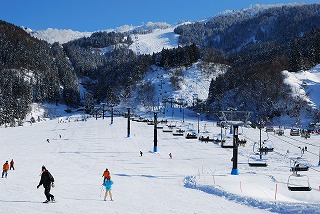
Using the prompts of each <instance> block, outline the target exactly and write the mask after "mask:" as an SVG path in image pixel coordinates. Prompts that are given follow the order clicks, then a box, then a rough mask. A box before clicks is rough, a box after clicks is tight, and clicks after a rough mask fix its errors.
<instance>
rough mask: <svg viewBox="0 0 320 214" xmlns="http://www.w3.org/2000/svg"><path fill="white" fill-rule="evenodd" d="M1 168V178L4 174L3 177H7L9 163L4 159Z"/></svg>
mask: <svg viewBox="0 0 320 214" xmlns="http://www.w3.org/2000/svg"><path fill="white" fill-rule="evenodd" d="M2 169H3V171H2V178H3V176H5V177H6V178H7V175H8V170H9V163H8V161H6V162H5V164H3V166H2Z"/></svg>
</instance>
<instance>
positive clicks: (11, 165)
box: [10, 159, 14, 170]
mask: <svg viewBox="0 0 320 214" xmlns="http://www.w3.org/2000/svg"><path fill="white" fill-rule="evenodd" d="M11 169H13V170H14V161H13V159H12V160H11V161H10V170H11Z"/></svg>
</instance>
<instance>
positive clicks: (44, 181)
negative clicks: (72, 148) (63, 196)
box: [37, 166, 55, 203]
mask: <svg viewBox="0 0 320 214" xmlns="http://www.w3.org/2000/svg"><path fill="white" fill-rule="evenodd" d="M53 182H54V178H53V176H52V175H51V173H50V172H49V171H48V170H47V169H46V167H45V166H42V173H41V179H40V182H39V184H38V186H37V188H39V187H40V186H41V185H43V187H44V194H45V196H46V198H47V200H45V201H44V202H43V203H48V202H49V201H50V199H51V201H52V202H55V199H54V196H53V195H51V194H50V189H51V186H52V187H54V183H53Z"/></svg>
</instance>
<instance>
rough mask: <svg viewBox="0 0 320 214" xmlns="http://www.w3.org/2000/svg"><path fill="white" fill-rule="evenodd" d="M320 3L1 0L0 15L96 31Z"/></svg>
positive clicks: (40, 25)
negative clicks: (273, 6)
mask: <svg viewBox="0 0 320 214" xmlns="http://www.w3.org/2000/svg"><path fill="white" fill-rule="evenodd" d="M294 2H298V3H317V2H319V1H315V0H304V1H294V0H291V1H290V0H277V1H275V0H252V1H246V0H158V1H155V0H130V1H129V0H90V1H87V0H2V1H1V5H0V19H1V20H4V21H6V22H9V23H12V24H15V25H18V26H25V27H29V28H31V29H33V30H43V29H47V28H57V29H72V30H77V31H97V30H105V29H110V28H116V27H119V26H122V25H126V24H127V25H134V26H138V25H141V24H142V23H146V22H167V23H169V24H175V23H177V22H179V21H185V20H190V21H196V20H201V19H203V18H208V17H211V16H213V15H217V14H218V13H219V12H222V11H224V10H240V9H243V8H248V7H249V6H250V5H254V4H279V3H284V4H287V3H294Z"/></svg>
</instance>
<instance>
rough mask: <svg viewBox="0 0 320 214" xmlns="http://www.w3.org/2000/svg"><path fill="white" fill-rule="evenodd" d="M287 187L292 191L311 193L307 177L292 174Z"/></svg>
mask: <svg viewBox="0 0 320 214" xmlns="http://www.w3.org/2000/svg"><path fill="white" fill-rule="evenodd" d="M287 187H288V189H289V190H290V191H311V189H312V188H311V187H310V183H309V177H308V176H307V175H300V174H292V175H290V176H289V177H288V182H287Z"/></svg>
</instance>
